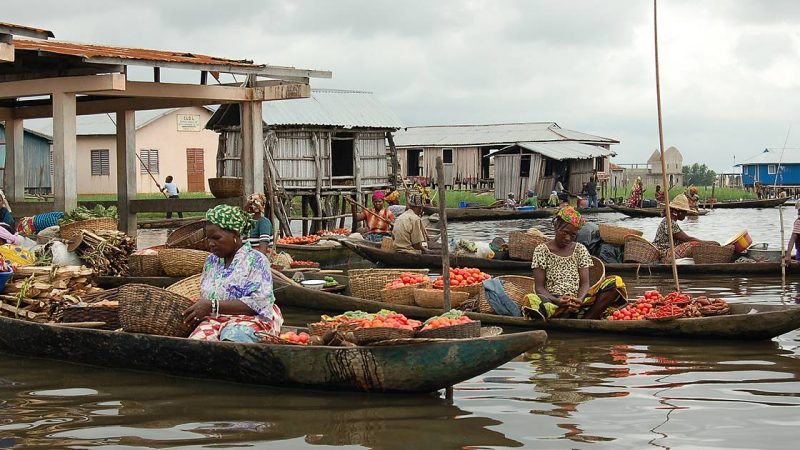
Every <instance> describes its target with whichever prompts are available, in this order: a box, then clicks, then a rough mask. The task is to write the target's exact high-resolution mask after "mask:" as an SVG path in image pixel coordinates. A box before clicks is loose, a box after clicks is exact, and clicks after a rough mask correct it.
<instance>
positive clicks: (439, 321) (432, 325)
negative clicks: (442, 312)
mask: <svg viewBox="0 0 800 450" xmlns="http://www.w3.org/2000/svg"><path fill="white" fill-rule="evenodd" d="M470 322H473V320H472V319H470V318H469V317H467V316H464V315H462V316H460V317H458V318H449V317H444V316H439V317H434V318H432V319H429V320H428V321H426V322H425V326H423V327H422V331H425V330H435V329H437V328H445V327H452V326H454V325H463V324H465V323H470Z"/></svg>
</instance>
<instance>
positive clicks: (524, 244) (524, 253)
mask: <svg viewBox="0 0 800 450" xmlns="http://www.w3.org/2000/svg"><path fill="white" fill-rule="evenodd" d="M549 239H550V238H548V237H546V236H537V235H535V234H530V233H524V232H521V231H513V232H511V233H510V234H509V235H508V256H509V257H511V259H521V260H524V261H530V260H532V259H533V251H534V250H535V249H536V246H537V245H539V244H544V243H545V242H547V241H548V240H549Z"/></svg>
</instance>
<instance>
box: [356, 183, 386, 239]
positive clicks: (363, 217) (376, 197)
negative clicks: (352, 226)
mask: <svg viewBox="0 0 800 450" xmlns="http://www.w3.org/2000/svg"><path fill="white" fill-rule="evenodd" d="M385 196H386V195H385V194H384V193H383V191H375V193H373V194H372V208H370V209H365V210H363V211H361V214H359V215H356V216H354V217H353V220H355V221H356V222H362V221H365V222H366V223H367V228H368V231H367V234H366V235H365V236H364V238H365V239H366V240H368V241H370V242H381V241H382V240H383V238H385V237H389V236H391V235H392V233H391V232H390V229H391V226H392V222H394V214H392V212H391V211H389V209H388V208H384V204H383V199H384V197H385Z"/></svg>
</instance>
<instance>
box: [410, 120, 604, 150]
mask: <svg viewBox="0 0 800 450" xmlns="http://www.w3.org/2000/svg"><path fill="white" fill-rule="evenodd" d="M548 141H579V142H592V143H600V144H618V143H619V141H617V140H616V139H609V138H605V137H602V136H595V135H592V134H587V133H581V132H579V131H573V130H567V129H565V128H561V127H560V126H558V124H557V123H555V122H530V123H500V124H487V125H432V126H419V127H408V128H403V129H401V130H399V131H398V132H397V133H396V134H395V136H394V142H395V145H396V146H397V147H398V148H408V147H475V146H488V145H498V144H507V145H510V144H515V143H517V142H548Z"/></svg>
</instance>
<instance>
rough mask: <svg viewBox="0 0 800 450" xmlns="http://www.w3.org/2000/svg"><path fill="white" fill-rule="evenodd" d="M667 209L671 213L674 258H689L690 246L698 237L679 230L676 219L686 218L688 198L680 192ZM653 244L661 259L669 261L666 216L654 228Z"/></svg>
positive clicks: (688, 209)
mask: <svg viewBox="0 0 800 450" xmlns="http://www.w3.org/2000/svg"><path fill="white" fill-rule="evenodd" d="M669 209H670V213H671V215H672V240H673V241H674V244H675V258H689V257H691V256H692V247H693V246H695V245H697V242H699V239H696V238H693V237H692V236H689V235H688V234H686V232H684V231H683V230H681V227H680V225H678V221H680V220H683V219H685V218H686V214H687V213H689V212H691V208H690V207H689V199H687V198H686V196H685V195H683V194H680V195H677V196H675V198H674V199H673V200H672V201H671V202H669ZM653 245H655V246H656V248H657V249H658V250H659V251H660V252H661V257H662V261H663V262H664V263H665V264H667V263H669V262H670V261H671V259H670V253H669V234H667V218H666V217H664V219H662V220H661V224H659V225H658V229H657V230H656V237H655V239H653Z"/></svg>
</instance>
